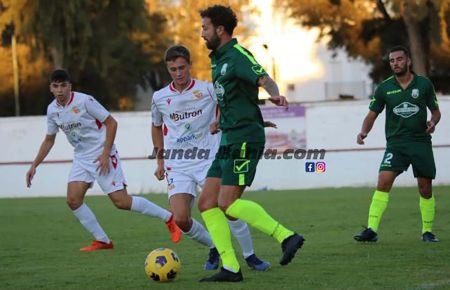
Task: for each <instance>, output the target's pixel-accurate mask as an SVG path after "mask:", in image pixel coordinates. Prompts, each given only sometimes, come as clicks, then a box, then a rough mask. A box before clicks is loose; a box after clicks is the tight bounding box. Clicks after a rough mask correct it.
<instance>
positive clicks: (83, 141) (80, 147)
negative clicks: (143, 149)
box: [26, 69, 181, 251]
mask: <svg viewBox="0 0 450 290" xmlns="http://www.w3.org/2000/svg"><path fill="white" fill-rule="evenodd" d="M50 91H51V92H52V94H53V95H54V97H55V100H54V101H53V102H52V103H51V104H50V105H49V106H48V108H47V128H48V129H47V135H46V136H45V139H44V141H43V142H42V145H41V147H40V149H39V152H38V154H37V156H36V158H35V160H34V161H33V163H32V165H31V167H30V169H29V170H28V172H27V174H26V182H27V186H28V187H30V186H31V181H32V179H33V176H34V175H35V173H36V167H38V165H39V164H40V163H41V162H42V161H43V160H44V158H45V157H46V156H47V155H48V153H49V152H50V149H51V148H52V147H53V144H54V143H55V137H56V133H57V132H58V130H61V131H63V132H64V133H65V134H66V137H67V140H68V141H69V143H70V144H71V145H72V146H73V147H74V159H73V164H72V169H71V171H70V174H69V180H68V186H67V204H68V205H69V207H70V209H71V210H72V211H73V214H74V215H75V216H76V217H77V219H78V220H79V221H80V223H81V224H82V225H83V226H84V228H85V229H86V230H87V231H89V232H90V233H91V234H92V235H93V236H94V238H95V240H94V241H93V242H92V244H91V245H90V246H87V247H84V248H81V249H80V250H81V251H92V250H100V249H112V248H113V243H112V242H111V240H110V239H109V237H108V236H107V235H106V233H105V231H104V230H103V229H102V227H101V226H100V224H99V223H98V221H97V218H96V217H95V215H94V213H93V212H92V211H91V209H90V208H89V207H88V206H87V205H86V204H85V203H84V196H85V194H86V191H87V190H88V189H89V188H90V187H92V185H93V182H94V181H95V180H96V181H97V183H98V184H99V185H100V187H101V189H102V190H103V192H104V193H106V194H108V196H109V198H110V199H111V201H112V202H113V203H114V205H115V206H116V207H117V208H119V209H125V210H132V211H136V212H140V213H142V214H145V215H149V216H154V217H159V218H160V219H162V220H164V221H165V222H166V224H167V227H168V229H169V231H170V232H171V236H172V241H173V242H178V241H179V240H180V237H181V232H180V229H179V228H178V227H177V226H176V224H175V222H174V219H173V218H172V214H171V213H170V212H169V211H167V210H166V209H163V208H161V207H159V206H157V205H156V204H154V203H152V202H150V201H148V200H147V199H145V198H143V197H138V196H130V195H128V193H127V190H126V181H125V177H124V174H123V171H122V166H121V162H120V157H119V155H118V152H117V149H116V147H115V145H114V139H115V136H116V131H117V122H116V121H115V120H114V118H113V117H112V116H111V115H110V113H109V112H108V111H107V110H106V109H105V108H104V107H103V106H102V105H101V104H100V103H99V102H97V101H96V100H95V99H94V98H93V97H92V96H89V95H86V94H83V93H79V92H73V91H72V87H71V83H70V77H69V75H68V73H67V72H66V71H65V70H61V69H58V70H55V71H54V72H53V73H52V75H51V77H50Z"/></svg>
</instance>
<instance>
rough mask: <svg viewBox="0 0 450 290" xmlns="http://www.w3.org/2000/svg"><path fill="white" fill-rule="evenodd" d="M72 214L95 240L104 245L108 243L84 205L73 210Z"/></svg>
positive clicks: (95, 219)
mask: <svg viewBox="0 0 450 290" xmlns="http://www.w3.org/2000/svg"><path fill="white" fill-rule="evenodd" d="M72 212H73V214H74V215H75V216H76V217H77V219H78V220H79V221H80V223H81V224H82V225H83V227H84V228H85V229H86V230H88V232H90V233H91V234H92V235H93V236H94V238H95V240H97V241H101V242H104V243H109V242H110V240H109V238H108V236H107V235H106V233H105V231H104V230H103V229H102V227H101V226H100V224H99V223H98V221H97V218H96V217H95V215H94V213H93V212H92V210H91V209H90V208H89V207H88V206H87V205H86V204H85V203H83V204H82V205H81V206H80V207H79V208H77V209H76V210H73V211H72Z"/></svg>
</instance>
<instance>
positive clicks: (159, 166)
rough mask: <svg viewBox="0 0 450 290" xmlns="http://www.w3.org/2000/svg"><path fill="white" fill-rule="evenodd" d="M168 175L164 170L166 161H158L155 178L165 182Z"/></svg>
mask: <svg viewBox="0 0 450 290" xmlns="http://www.w3.org/2000/svg"><path fill="white" fill-rule="evenodd" d="M165 173H166V170H165V169H164V160H161V161H160V160H158V161H157V165H156V170H155V173H154V174H155V177H156V179H158V180H163V179H164V175H165Z"/></svg>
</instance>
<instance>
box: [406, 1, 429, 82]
mask: <svg viewBox="0 0 450 290" xmlns="http://www.w3.org/2000/svg"><path fill="white" fill-rule="evenodd" d="M403 3H405V2H403ZM402 16H403V22H405V26H406V31H407V32H408V39H409V47H410V50H411V58H412V64H413V69H414V72H416V73H417V74H419V75H422V76H427V75H428V71H427V56H426V53H425V42H424V41H423V39H422V35H421V33H420V26H419V22H417V21H416V20H415V19H414V17H413V16H412V15H411V14H410V12H409V11H408V7H407V5H404V7H403V13H402Z"/></svg>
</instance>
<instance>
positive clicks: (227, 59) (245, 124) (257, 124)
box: [209, 38, 266, 145]
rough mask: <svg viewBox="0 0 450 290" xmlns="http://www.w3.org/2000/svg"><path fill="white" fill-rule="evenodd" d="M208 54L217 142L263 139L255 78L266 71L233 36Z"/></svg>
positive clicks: (229, 142) (230, 142)
mask: <svg viewBox="0 0 450 290" xmlns="http://www.w3.org/2000/svg"><path fill="white" fill-rule="evenodd" d="M209 56H210V58H211V69H212V79H213V83H214V90H215V93H216V95H217V100H218V103H219V108H220V125H219V126H220V128H221V129H222V139H221V145H228V144H235V143H242V142H261V143H263V142H265V135H264V126H263V118H262V114H261V110H260V109H259V107H258V85H257V81H258V79H259V77H261V76H263V75H266V72H265V71H264V69H263V68H262V67H261V66H260V65H259V64H258V63H257V62H256V60H255V59H254V58H253V55H252V54H251V53H250V52H249V51H248V50H246V49H245V48H243V47H242V46H240V45H239V44H238V43H237V40H236V39H234V38H233V39H232V40H231V41H230V42H228V43H227V44H225V45H224V46H222V47H220V48H219V49H217V50H214V51H213V52H211V54H210V55H209Z"/></svg>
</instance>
